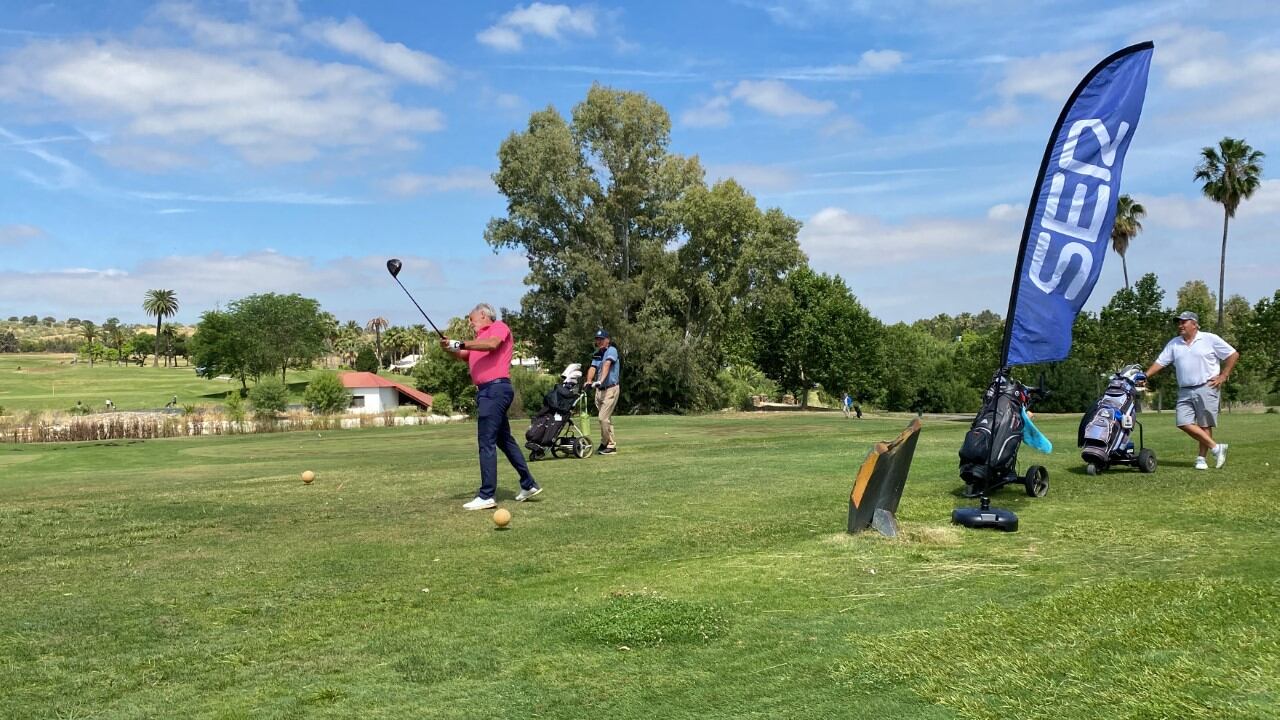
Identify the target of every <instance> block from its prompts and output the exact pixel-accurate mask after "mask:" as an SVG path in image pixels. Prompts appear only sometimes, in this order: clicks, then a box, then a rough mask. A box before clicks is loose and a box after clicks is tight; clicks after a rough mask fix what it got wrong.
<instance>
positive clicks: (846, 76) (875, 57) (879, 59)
mask: <svg viewBox="0 0 1280 720" xmlns="http://www.w3.org/2000/svg"><path fill="white" fill-rule="evenodd" d="M906 58H907V55H906V53H903V52H901V51H898V50H868V51H866V52H864V53H862V55H861V56H860V57H859V58H858V62H857V63H855V64H853V65H847V64H845V65H822V66H819V67H801V68H792V69H789V70H783V71H780V72H777V73H771V74H770V76H771V77H775V78H778V79H781V80H850V79H853V78H860V77H867V76H871V75H881V74H884V73H888V72H893V71H894V70H897V69H898V68H899V67H901V66H902V63H903V61H904V60H906Z"/></svg>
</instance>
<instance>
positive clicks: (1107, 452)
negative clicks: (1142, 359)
mask: <svg viewBox="0 0 1280 720" xmlns="http://www.w3.org/2000/svg"><path fill="white" fill-rule="evenodd" d="M1145 379H1146V375H1144V374H1143V372H1142V369H1141V368H1140V367H1139V366H1137V365H1129V366H1127V367H1125V368H1124V369H1123V370H1121V371H1119V372H1117V373H1116V374H1114V375H1112V376H1111V381H1110V382H1109V383H1108V384H1107V390H1106V392H1104V393H1103V394H1102V397H1100V398H1098V401H1097V402H1096V403H1094V404H1093V407H1092V408H1090V409H1089V411H1088V412H1086V413H1085V414H1084V417H1083V418H1081V419H1080V430H1079V433H1078V434H1077V437H1076V444H1077V446H1078V447H1079V448H1080V457H1081V459H1083V460H1084V462H1085V472H1087V473H1088V474H1090V475H1096V474H1098V473H1099V472H1101V471H1103V470H1106V469H1107V468H1109V467H1111V466H1112V465H1133V466H1136V467H1137V468H1138V469H1139V470H1141V471H1142V472H1147V473H1149V472H1154V471H1155V469H1156V456H1155V453H1154V452H1152V451H1151V450H1148V449H1146V448H1144V447H1142V446H1141V445H1142V423H1140V422H1138V421H1137V413H1138V392H1139V390H1138V386H1139V383H1141V382H1142V381H1143V380H1145ZM1135 427H1137V428H1138V440H1139V445H1138V447H1137V448H1135V447H1134V444H1133V439H1132V436H1133V429H1134V428H1135Z"/></svg>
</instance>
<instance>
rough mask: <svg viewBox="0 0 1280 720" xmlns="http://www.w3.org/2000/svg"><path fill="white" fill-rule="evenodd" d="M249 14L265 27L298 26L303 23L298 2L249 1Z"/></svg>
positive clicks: (288, 0) (281, 0)
mask: <svg viewBox="0 0 1280 720" xmlns="http://www.w3.org/2000/svg"><path fill="white" fill-rule="evenodd" d="M249 14H250V15H252V16H253V17H254V18H255V19H256V20H258V22H261V23H263V24H265V25H296V24H297V23H299V22H301V21H302V13H300V12H298V3H297V2H296V0H249Z"/></svg>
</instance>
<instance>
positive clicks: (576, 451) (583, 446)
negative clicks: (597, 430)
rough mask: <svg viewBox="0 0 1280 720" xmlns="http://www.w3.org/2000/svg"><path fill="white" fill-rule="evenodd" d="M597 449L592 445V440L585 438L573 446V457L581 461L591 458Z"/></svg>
mask: <svg viewBox="0 0 1280 720" xmlns="http://www.w3.org/2000/svg"><path fill="white" fill-rule="evenodd" d="M594 451H595V448H594V447H593V446H592V445H591V438H589V437H586V436H583V437H580V438H578V443H577V444H576V445H574V446H573V456H574V457H576V458H578V459H579V460H581V459H583V458H589V457H591V453H592V452H594Z"/></svg>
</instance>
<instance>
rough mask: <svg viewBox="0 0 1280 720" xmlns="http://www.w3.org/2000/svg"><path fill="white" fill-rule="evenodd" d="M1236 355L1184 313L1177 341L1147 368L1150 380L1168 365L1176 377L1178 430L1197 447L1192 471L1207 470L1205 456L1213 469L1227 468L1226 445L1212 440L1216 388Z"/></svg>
mask: <svg viewBox="0 0 1280 720" xmlns="http://www.w3.org/2000/svg"><path fill="white" fill-rule="evenodd" d="M1239 359H1240V353H1238V352H1236V349H1235V348H1233V347H1231V346H1230V345H1228V344H1227V341H1226V340H1223V339H1222V338H1220V337H1218V336H1217V335H1214V334H1213V333H1211V332H1202V331H1201V330H1200V318H1199V317H1197V316H1196V314H1195V313H1193V312H1191V311H1189V310H1186V311H1183V312H1182V313H1181V314H1180V315H1178V337H1176V338H1174V339H1172V340H1170V341H1169V342H1168V343H1167V344H1166V345H1165V346H1164V350H1161V351H1160V356H1159V357H1157V358H1156V361H1155V362H1154V363H1152V364H1151V367H1149V368H1147V377H1151V376H1153V375H1155V374H1156V373H1158V372H1160V371H1161V370H1163V369H1165V368H1166V367H1168V366H1170V365H1172V366H1173V370H1174V373H1175V374H1176V375H1177V376H1178V406H1177V409H1176V410H1175V415H1176V422H1177V423H1178V429H1179V430H1181V431H1183V432H1184V433H1186V434H1188V435H1190V436H1191V437H1193V438H1195V440H1196V442H1198V443H1199V444H1200V454H1199V455H1198V456H1197V457H1196V469H1197V470H1207V469H1208V468H1209V463H1208V462H1207V461H1206V460H1205V456H1206V455H1208V454H1212V455H1213V457H1214V458H1215V463H1216V466H1217V467H1222V466H1223V465H1226V464H1227V444H1226V443H1219V442H1217V441H1216V440H1214V439H1213V428H1214V427H1216V426H1217V424H1218V399H1219V395H1220V394H1221V391H1220V388H1221V387H1222V384H1223V383H1225V382H1226V381H1227V377H1229V376H1230V375H1231V369H1232V368H1234V367H1235V366H1236V361H1237V360H1239Z"/></svg>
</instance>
